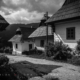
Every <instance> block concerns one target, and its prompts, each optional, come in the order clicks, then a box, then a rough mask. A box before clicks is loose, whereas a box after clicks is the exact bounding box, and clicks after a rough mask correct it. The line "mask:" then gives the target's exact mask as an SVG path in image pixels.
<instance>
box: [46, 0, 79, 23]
mask: <svg viewBox="0 0 80 80" xmlns="http://www.w3.org/2000/svg"><path fill="white" fill-rule="evenodd" d="M75 17H80V0H66V1H65V3H64V4H63V6H62V7H61V9H59V10H58V11H57V12H56V13H55V14H53V16H52V17H51V18H49V19H48V20H47V22H48V23H49V22H53V21H54V22H55V21H61V20H66V19H71V18H75Z"/></svg>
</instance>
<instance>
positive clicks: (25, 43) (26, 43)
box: [22, 41, 34, 52]
mask: <svg viewBox="0 0 80 80" xmlns="http://www.w3.org/2000/svg"><path fill="white" fill-rule="evenodd" d="M29 44H32V49H33V47H34V46H33V44H34V43H33V42H32V41H29V42H26V41H25V42H24V43H22V52H23V51H29Z"/></svg>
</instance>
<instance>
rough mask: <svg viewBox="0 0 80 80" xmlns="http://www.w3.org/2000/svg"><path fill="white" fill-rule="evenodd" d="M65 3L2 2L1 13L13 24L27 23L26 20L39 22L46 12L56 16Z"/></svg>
mask: <svg viewBox="0 0 80 80" xmlns="http://www.w3.org/2000/svg"><path fill="white" fill-rule="evenodd" d="M63 2H64V0H0V11H1V13H3V16H4V17H5V18H6V19H8V20H9V21H12V22H17V21H18V22H21V21H22V22H26V21H27V20H25V19H28V18H29V21H30V20H31V21H32V20H36V21H37V19H38V18H39V19H40V17H41V16H42V13H44V12H46V11H48V12H49V13H50V14H54V13H55V12H56V11H57V10H58V9H59V8H60V7H61V6H62V4H63ZM35 11H36V12H35ZM22 13H24V14H22ZM29 14H30V15H29ZM40 14H41V15H40ZM18 15H19V16H18ZM27 15H28V16H27ZM38 16H39V17H38ZM14 17H15V19H14ZM23 18H24V19H23ZM33 18H34V19H33ZM36 18H37V19H36ZM22 19H23V20H22Z"/></svg>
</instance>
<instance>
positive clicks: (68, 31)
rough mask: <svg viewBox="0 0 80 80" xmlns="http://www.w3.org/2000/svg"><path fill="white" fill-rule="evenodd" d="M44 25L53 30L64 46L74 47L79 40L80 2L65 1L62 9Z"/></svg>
mask: <svg viewBox="0 0 80 80" xmlns="http://www.w3.org/2000/svg"><path fill="white" fill-rule="evenodd" d="M46 23H48V24H49V25H51V26H52V27H53V28H54V32H55V33H56V34H59V35H60V36H61V38H62V40H63V41H64V43H65V44H68V45H69V46H70V47H71V48H75V47H76V42H77V41H78V40H79V39H80V0H65V2H64V4H63V5H62V7H61V8H60V9H59V10H58V11H57V12H56V13H55V14H53V16H52V17H51V18H49V19H48V20H47V21H46Z"/></svg>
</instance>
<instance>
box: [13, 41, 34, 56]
mask: <svg viewBox="0 0 80 80" xmlns="http://www.w3.org/2000/svg"><path fill="white" fill-rule="evenodd" d="M16 44H18V48H17V49H16ZM29 44H32V48H34V43H33V42H32V41H29V42H27V41H25V42H23V43H21V42H20V43H16V42H13V54H17V55H21V54H22V52H23V51H29Z"/></svg>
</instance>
